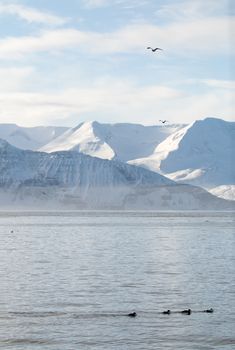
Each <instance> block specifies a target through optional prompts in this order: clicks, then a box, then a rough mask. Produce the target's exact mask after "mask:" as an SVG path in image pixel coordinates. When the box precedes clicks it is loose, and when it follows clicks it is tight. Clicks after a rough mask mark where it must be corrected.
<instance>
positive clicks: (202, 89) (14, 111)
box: [0, 0, 235, 126]
mask: <svg viewBox="0 0 235 350" xmlns="http://www.w3.org/2000/svg"><path fill="white" fill-rule="evenodd" d="M234 12H235V3H234V1H233V0H182V1H181V0H50V1H48V0H14V1H11V0H0V123H16V124H18V125H21V126H36V125H63V126H76V125H77V124H79V123H81V122H83V121H88V120H97V121H99V122H103V123H119V122H129V123H141V124H145V125H155V124H159V119H167V120H168V121H169V123H190V122H192V121H193V120H196V119H204V118H206V117H218V118H222V119H225V120H234V116H235V113H234V111H235V108H234V107H235V106H234V98H233V97H234V91H235V80H234V69H233V68H234V67H233V62H234V54H235V46H234V44H232V38H233V37H234V34H235V33H234V23H235V21H234V18H235V16H234ZM148 46H151V47H160V48H162V49H163V50H162V51H160V50H158V51H156V52H154V53H153V52H152V51H151V50H147V47H148Z"/></svg>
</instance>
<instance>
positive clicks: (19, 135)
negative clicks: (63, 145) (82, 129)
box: [0, 124, 68, 150]
mask: <svg viewBox="0 0 235 350" xmlns="http://www.w3.org/2000/svg"><path fill="white" fill-rule="evenodd" d="M67 129H68V128H66V127H54V126H38V127H32V128H25V127H21V126H18V125H16V124H0V138H1V139H4V140H6V141H7V142H9V143H10V144H11V145H13V146H16V147H18V148H21V149H29V150H37V149H39V148H41V147H42V146H44V145H45V144H47V143H48V142H50V141H52V140H53V139H54V138H57V137H58V136H59V135H61V134H62V133H64V132H65V131H66V130H67Z"/></svg>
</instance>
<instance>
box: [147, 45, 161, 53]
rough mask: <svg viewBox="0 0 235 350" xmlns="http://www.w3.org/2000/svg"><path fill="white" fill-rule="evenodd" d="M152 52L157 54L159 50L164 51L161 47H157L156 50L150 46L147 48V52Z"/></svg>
mask: <svg viewBox="0 0 235 350" xmlns="http://www.w3.org/2000/svg"><path fill="white" fill-rule="evenodd" d="M149 49H150V50H152V52H155V51H157V50H161V51H163V49H160V47H155V49H153V48H152V47H150V46H148V47H147V50H149Z"/></svg>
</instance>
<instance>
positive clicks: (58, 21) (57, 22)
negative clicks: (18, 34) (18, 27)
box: [0, 3, 68, 26]
mask: <svg viewBox="0 0 235 350" xmlns="http://www.w3.org/2000/svg"><path fill="white" fill-rule="evenodd" d="M1 14H10V15H14V16H18V17H20V18H21V19H23V20H25V21H27V22H29V23H33V22H36V23H41V24H46V25H52V26H61V25H63V24H65V23H66V22H67V21H68V19H67V18H62V17H59V16H55V15H52V14H49V13H47V12H43V11H41V10H38V9H35V8H32V7H27V6H23V5H20V4H13V3H12V4H0V15H1Z"/></svg>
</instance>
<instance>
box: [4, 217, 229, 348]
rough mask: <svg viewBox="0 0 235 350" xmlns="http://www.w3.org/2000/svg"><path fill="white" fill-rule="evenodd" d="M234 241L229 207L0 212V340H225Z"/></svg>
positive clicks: (200, 343)
mask: <svg viewBox="0 0 235 350" xmlns="http://www.w3.org/2000/svg"><path fill="white" fill-rule="evenodd" d="M234 243H235V233H234V214H233V213H220V212H201V213H200V212H120V211H113V212H104V211H103V212H54V213H53V212H1V213H0V283H1V285H0V348H1V349H11V350H13V349H14V350H36V349H38V350H39V349H40V350H41V349H43V350H44V349H45V350H77V349H78V350H80V349H81V350H86V349H87V350H94V349H97V350H104V349H105V350H112V349H117V350H124V349H125V350H132V349H135V350H148V349H153V350H157V349H163V350H168V349H174V350H175V349H180V350H184V349H185V350H186V349H187V350H189V349H190V350H191V349H195V350H199V349H200V350H201V349H202V350H211V349H219V350H222V349H227V350H230V349H234V348H235V332H234V324H235V309H234V293H235V280H234V276H235V258H234V248H235V244H234ZM211 307H212V308H213V309H214V313H212V314H210V313H203V312H196V311H202V310H204V309H207V308H211ZM188 308H190V309H192V314H191V315H183V314H181V313H180V312H177V311H181V310H184V309H188ZM168 309H170V310H172V311H175V312H173V313H172V314H171V315H163V314H162V311H164V310H168ZM134 311H135V312H137V317H135V318H130V317H128V316H126V315H127V314H128V313H130V312H134Z"/></svg>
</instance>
